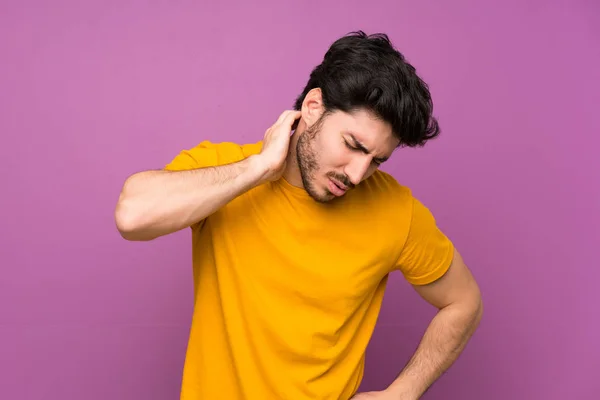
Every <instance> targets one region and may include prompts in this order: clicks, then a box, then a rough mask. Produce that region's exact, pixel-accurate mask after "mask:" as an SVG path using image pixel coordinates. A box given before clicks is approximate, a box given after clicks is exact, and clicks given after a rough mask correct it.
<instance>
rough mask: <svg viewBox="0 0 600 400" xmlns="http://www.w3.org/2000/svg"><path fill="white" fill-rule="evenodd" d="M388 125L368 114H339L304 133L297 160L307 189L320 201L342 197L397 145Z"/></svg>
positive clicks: (389, 154) (320, 120) (375, 168)
mask: <svg viewBox="0 0 600 400" xmlns="http://www.w3.org/2000/svg"><path fill="white" fill-rule="evenodd" d="M398 143H399V141H398V139H396V138H395V137H394V135H393V134H392V130H391V127H390V126H389V124H387V123H385V122H383V121H381V120H380V119H377V118H374V117H373V115H372V114H371V113H369V112H367V111H355V112H353V113H351V114H348V113H344V112H341V111H336V112H334V113H331V114H327V115H326V116H325V117H321V118H320V119H319V121H318V122H316V123H315V124H314V125H312V126H311V127H309V128H307V129H306V130H305V131H304V132H302V133H301V135H300V137H299V138H298V143H297V146H296V157H297V161H298V166H299V168H300V175H301V177H302V183H303V185H304V189H305V190H306V191H307V192H308V193H309V195H310V196H311V197H312V198H313V199H315V200H316V201H318V202H327V201H330V200H332V199H334V198H336V197H339V196H343V195H344V194H345V193H346V192H347V191H348V190H351V189H352V188H353V187H354V186H356V185H358V184H359V183H360V182H361V181H362V180H364V179H366V178H368V177H369V176H371V175H372V174H373V172H375V170H377V168H379V165H381V163H382V162H384V161H385V160H386V159H387V158H389V157H390V156H391V154H392V152H393V151H394V149H396V147H397V146H398Z"/></svg>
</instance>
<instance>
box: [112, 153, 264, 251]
mask: <svg viewBox="0 0 600 400" xmlns="http://www.w3.org/2000/svg"><path fill="white" fill-rule="evenodd" d="M266 173H267V169H266V167H265V164H264V163H261V161H260V157H259V156H257V155H252V156H250V157H248V158H245V159H243V160H241V161H238V162H236V163H232V164H226V165H221V166H216V167H205V168H199V169H193V170H186V171H167V170H158V171H144V172H139V173H137V174H134V175H132V176H130V177H129V178H128V179H127V180H126V181H125V184H124V185H123V189H122V190H121V194H120V196H119V200H118V202H117V206H116V210H115V220H116V223H117V228H118V230H119V232H120V233H121V235H122V236H123V237H124V238H125V239H127V240H134V241H145V240H152V239H155V238H157V237H159V236H164V235H167V234H170V233H173V232H176V231H179V230H181V229H183V228H186V227H189V226H191V225H193V224H195V223H197V222H199V221H201V220H203V219H204V218H206V217H208V216H209V215H211V214H212V213H214V212H215V211H217V210H218V209H219V208H221V207H222V206H224V205H225V204H227V203H228V202H230V201H231V200H233V199H234V198H236V197H237V196H239V195H241V194H242V193H244V192H246V191H248V190H250V189H251V188H253V187H255V186H257V185H259V184H260V183H261V182H262V180H263V178H264V176H265V175H266Z"/></svg>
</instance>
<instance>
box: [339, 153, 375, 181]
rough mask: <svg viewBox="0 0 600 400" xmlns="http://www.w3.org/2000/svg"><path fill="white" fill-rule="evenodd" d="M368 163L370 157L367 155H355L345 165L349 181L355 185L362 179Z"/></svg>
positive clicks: (369, 163)
mask: <svg viewBox="0 0 600 400" xmlns="http://www.w3.org/2000/svg"><path fill="white" fill-rule="evenodd" d="M370 165H371V158H370V157H369V156H364V157H356V158H355V159H353V160H352V162H351V163H350V164H348V165H347V166H346V171H345V173H346V176H347V177H348V178H349V179H350V182H351V183H352V184H353V185H355V186H356V185H358V184H359V183H360V181H362V179H363V178H364V176H365V174H366V173H367V170H368V169H369V166H370Z"/></svg>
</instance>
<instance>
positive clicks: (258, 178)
mask: <svg viewBox="0 0 600 400" xmlns="http://www.w3.org/2000/svg"><path fill="white" fill-rule="evenodd" d="M245 161H246V163H247V165H248V172H249V173H250V175H251V176H252V177H253V178H254V179H253V181H255V182H256V185H260V184H262V183H264V182H265V181H266V180H267V179H266V178H267V177H268V176H269V167H268V165H267V163H266V162H265V161H264V160H263V158H262V157H261V156H260V154H253V155H251V156H249V157H248V158H246V160H245Z"/></svg>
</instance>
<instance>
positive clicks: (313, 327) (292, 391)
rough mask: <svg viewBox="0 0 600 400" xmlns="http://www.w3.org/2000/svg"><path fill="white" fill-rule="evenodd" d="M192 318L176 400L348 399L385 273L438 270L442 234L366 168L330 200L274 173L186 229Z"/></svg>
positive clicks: (430, 274)
mask: <svg viewBox="0 0 600 400" xmlns="http://www.w3.org/2000/svg"><path fill="white" fill-rule="evenodd" d="M261 145H262V143H260V142H259V143H255V144H247V145H237V144H234V143H211V142H208V141H205V142H202V143H200V144H199V145H198V146H196V147H195V148H193V149H190V150H185V151H182V152H181V153H180V154H179V155H178V156H177V157H175V159H174V160H173V161H172V162H171V163H170V164H168V165H167V166H166V169H168V170H188V169H194V168H201V167H208V166H218V165H223V164H228V163H232V162H236V161H239V160H241V159H243V158H244V157H247V156H249V155H251V154H256V153H258V152H259V151H260V149H261ZM191 230H192V243H193V271H194V288H195V289H194V293H195V303H194V314H193V319H192V326H191V331H190V336H189V342H188V348H187V354H186V361H185V366H184V372H183V381H182V388H181V399H182V400H217V399H223V400H238V399H239V400H242V399H250V400H270V399H283V400H301V399H319V400H334V399H335V400H338V399H349V398H350V397H351V396H352V395H353V394H354V393H355V392H356V390H357V389H358V387H359V384H360V382H361V379H362V377H363V368H364V356H365V350H366V348H367V344H368V342H369V339H370V338H371V334H372V332H373V329H374V327H375V323H376V320H377V317H378V314H379V310H380V306H381V302H382V299H383V294H384V289H385V286H386V283H387V276H388V274H389V273H390V272H392V271H395V270H397V271H401V273H403V274H404V276H405V278H406V279H407V280H408V282H410V283H412V284H416V285H422V284H427V283H429V282H432V281H434V280H435V279H437V278H439V277H441V276H442V275H443V274H444V273H445V271H446V270H447V268H448V267H449V266H450V262H451V260H452V257H453V246H452V243H451V242H450V240H449V239H448V238H447V237H446V236H445V235H444V234H443V233H442V232H441V231H440V230H439V229H438V228H437V226H436V223H435V220H434V218H433V216H432V214H431V213H430V212H429V210H428V209H427V208H425V207H424V206H423V205H422V204H421V203H420V202H419V201H418V200H416V199H415V198H414V197H413V196H412V195H411V192H410V190H409V189H407V188H405V187H403V186H401V185H399V184H398V183H397V182H396V181H395V179H394V178H392V177H391V176H390V175H389V174H386V173H384V172H382V171H377V172H375V174H373V175H372V176H371V177H370V178H368V179H367V180H365V181H363V182H362V183H360V184H359V185H358V186H357V187H356V188H354V189H353V190H351V191H349V192H348V193H346V195H345V196H343V197H341V198H339V199H337V200H336V201H334V202H330V203H326V204H322V203H318V202H315V201H314V200H312V198H310V197H309V196H308V194H307V193H306V192H305V191H304V190H303V189H301V188H298V187H295V186H292V185H290V184H289V183H288V182H287V181H286V180H285V179H280V180H279V181H277V182H272V183H265V184H263V185H260V186H258V187H256V188H254V189H252V190H250V191H248V192H246V193H245V194H243V195H240V196H239V197H237V198H236V199H234V200H233V201H231V202H230V203H229V204H227V205H226V206H224V207H223V208H221V209H220V210H218V211H217V212H215V213H214V214H212V215H211V216H209V217H208V218H206V219H205V220H203V221H201V222H200V223H198V224H196V225H194V226H192V228H191Z"/></svg>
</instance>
